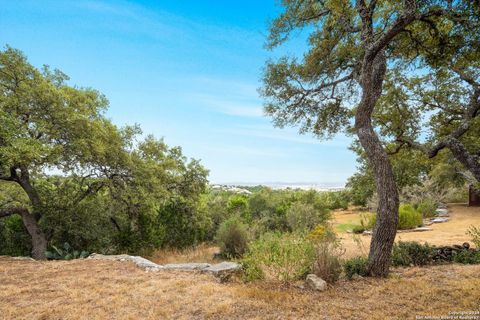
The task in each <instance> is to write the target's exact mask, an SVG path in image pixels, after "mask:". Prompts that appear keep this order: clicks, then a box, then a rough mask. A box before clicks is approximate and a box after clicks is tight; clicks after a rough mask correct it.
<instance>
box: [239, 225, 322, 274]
mask: <svg viewBox="0 0 480 320" xmlns="http://www.w3.org/2000/svg"><path fill="white" fill-rule="evenodd" d="M314 261H315V247H314V245H313V243H312V242H310V241H308V240H306V239H305V237H303V236H300V235H297V234H289V233H285V234H280V233H266V234H264V235H263V236H261V237H260V238H259V239H257V240H255V241H254V242H253V243H251V244H250V247H249V250H248V252H247V254H246V255H245V257H244V259H243V260H242V264H243V267H244V278H245V280H247V281H253V280H258V279H266V280H273V281H280V282H290V281H295V280H299V279H302V278H303V277H305V276H306V275H307V274H308V273H309V272H310V271H311V270H312V266H313V262H314Z"/></svg>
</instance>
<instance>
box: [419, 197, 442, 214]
mask: <svg viewBox="0 0 480 320" xmlns="http://www.w3.org/2000/svg"><path fill="white" fill-rule="evenodd" d="M436 210H437V203H436V202H435V201H434V200H432V199H424V200H422V202H420V203H419V204H418V207H417V211H418V212H420V213H421V214H422V216H423V217H424V218H430V217H433V216H435V212H436Z"/></svg>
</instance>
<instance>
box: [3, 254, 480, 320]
mask: <svg viewBox="0 0 480 320" xmlns="http://www.w3.org/2000/svg"><path fill="white" fill-rule="evenodd" d="M479 274H480V266H478V265H477V266H460V265H444V266H436V267H428V268H408V269H397V270H395V271H394V273H393V274H392V277H391V278H389V279H386V280H381V279H359V280H353V281H340V282H338V283H337V284H335V286H333V287H332V288H330V289H329V290H328V291H326V292H323V293H314V292H310V291H305V290H301V289H297V288H295V287H279V286H277V285H273V284H265V283H264V284H243V283H241V282H233V283H228V284H220V283H218V282H217V281H215V280H214V279H213V278H212V277H210V276H208V275H203V274H197V273H190V272H173V271H163V272H159V273H147V272H144V271H142V270H140V269H138V268H136V267H135V266H134V265H133V264H131V263H127V262H110V261H93V260H77V261H66V262H34V261H15V260H12V259H2V260H0V318H1V319H415V316H416V315H430V316H431V315H436V316H441V315H447V314H448V313H449V312H451V311H472V310H480V289H479V288H480V277H479Z"/></svg>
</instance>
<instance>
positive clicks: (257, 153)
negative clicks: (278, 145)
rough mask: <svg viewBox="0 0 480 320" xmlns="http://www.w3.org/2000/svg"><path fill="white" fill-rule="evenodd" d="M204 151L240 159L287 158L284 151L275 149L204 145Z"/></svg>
mask: <svg viewBox="0 0 480 320" xmlns="http://www.w3.org/2000/svg"><path fill="white" fill-rule="evenodd" d="M203 149H204V150H206V151H209V152H212V153H214V154H218V155H220V154H221V155H229V156H231V155H237V156H241V157H245V156H254V157H269V158H281V157H286V156H288V155H287V154H286V153H285V152H284V151H282V150H279V149H275V148H260V147H250V146H239V145H233V146H231V145H217V146H212V145H205V146H204V147H203Z"/></svg>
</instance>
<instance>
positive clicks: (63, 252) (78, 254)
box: [45, 242, 89, 260]
mask: <svg viewBox="0 0 480 320" xmlns="http://www.w3.org/2000/svg"><path fill="white" fill-rule="evenodd" d="M51 247H52V250H49V251H47V252H46V253H45V255H46V256H47V259H50V260H72V259H83V258H86V257H88V255H89V254H88V252H87V251H78V250H74V249H73V248H72V247H71V246H70V245H69V244H68V242H65V243H64V244H63V248H57V247H56V246H54V245H51Z"/></svg>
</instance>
